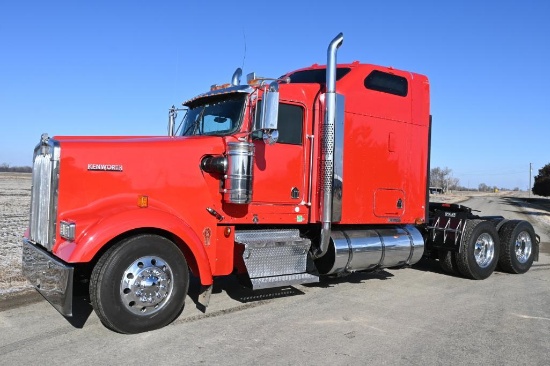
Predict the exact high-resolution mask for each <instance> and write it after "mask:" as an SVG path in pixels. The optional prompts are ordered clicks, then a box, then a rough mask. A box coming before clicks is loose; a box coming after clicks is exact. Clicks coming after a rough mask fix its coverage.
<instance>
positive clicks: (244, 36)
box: [241, 27, 246, 70]
mask: <svg viewBox="0 0 550 366" xmlns="http://www.w3.org/2000/svg"><path fill="white" fill-rule="evenodd" d="M243 39H244V55H243V64H242V66H241V69H242V70H244V61H245V60H246V34H245V32H244V27H243Z"/></svg>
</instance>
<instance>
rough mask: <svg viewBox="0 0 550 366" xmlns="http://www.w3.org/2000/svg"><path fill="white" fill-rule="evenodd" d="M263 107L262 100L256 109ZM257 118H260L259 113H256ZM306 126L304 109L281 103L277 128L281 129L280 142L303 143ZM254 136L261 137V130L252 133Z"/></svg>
mask: <svg viewBox="0 0 550 366" xmlns="http://www.w3.org/2000/svg"><path fill="white" fill-rule="evenodd" d="M260 108H262V101H261V100H260V101H258V103H257V104H256V110H257V111H259V110H260ZM256 118H259V113H258V112H257V113H256ZM303 128H304V109H303V108H302V107H300V106H297V105H293V104H284V103H279V118H278V119H277V129H278V130H279V139H278V140H277V143H278V144H279V143H280V144H291V145H301V144H302V133H303ZM252 138H254V139H261V138H262V134H261V132H259V131H257V132H255V133H254V134H252Z"/></svg>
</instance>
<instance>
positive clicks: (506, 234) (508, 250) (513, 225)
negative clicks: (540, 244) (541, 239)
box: [498, 220, 537, 273]
mask: <svg viewBox="0 0 550 366" xmlns="http://www.w3.org/2000/svg"><path fill="white" fill-rule="evenodd" d="M499 235H500V242H501V243H502V250H501V252H500V258H499V261H498V264H499V267H500V269H501V270H502V271H504V272H508V273H525V272H527V271H528V270H529V269H530V268H531V265H532V264H533V260H534V259H535V246H536V245H537V242H536V237H535V230H534V229H533V226H531V224H530V223H528V222H527V221H522V220H511V221H508V222H506V223H505V224H504V225H502V227H501V228H500V230H499Z"/></svg>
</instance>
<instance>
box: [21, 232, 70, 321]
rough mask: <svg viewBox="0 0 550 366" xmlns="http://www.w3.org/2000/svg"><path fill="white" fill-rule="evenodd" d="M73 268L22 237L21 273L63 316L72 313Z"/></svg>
mask: <svg viewBox="0 0 550 366" xmlns="http://www.w3.org/2000/svg"><path fill="white" fill-rule="evenodd" d="M73 272H74V268H73V267H71V266H69V265H67V264H65V263H63V262H62V261H60V260H59V259H57V258H55V257H54V256H53V255H51V254H50V253H49V252H47V251H46V250H44V249H43V248H42V247H39V246H37V245H34V244H32V243H31V242H30V241H29V240H28V239H26V238H23V275H24V276H25V277H27V280H28V281H29V282H30V283H31V285H33V286H34V287H35V288H36V289H37V290H38V292H40V294H41V295H42V296H44V298H45V299H46V300H48V301H49V302H50V304H52V306H53V307H54V308H56V309H57V311H59V312H60V313H61V314H62V315H64V316H72V315H73Z"/></svg>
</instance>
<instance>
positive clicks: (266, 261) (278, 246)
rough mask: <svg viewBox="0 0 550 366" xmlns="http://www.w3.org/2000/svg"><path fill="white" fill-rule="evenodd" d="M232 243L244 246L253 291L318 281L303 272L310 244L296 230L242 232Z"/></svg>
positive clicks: (244, 257) (236, 234)
mask: <svg viewBox="0 0 550 366" xmlns="http://www.w3.org/2000/svg"><path fill="white" fill-rule="evenodd" d="M235 242H236V243H237V245H242V246H244V250H243V261H244V264H245V266H246V269H247V271H248V276H249V278H250V282H251V284H252V288H253V289H255V290H256V289H260V288H271V287H281V286H287V285H293V284H299V283H309V282H317V281H319V278H318V276H316V275H314V274H310V273H307V272H306V270H307V266H308V261H310V259H309V257H308V252H309V248H310V246H311V241H310V240H309V239H305V238H301V237H300V232H299V230H241V231H236V232H235Z"/></svg>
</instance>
